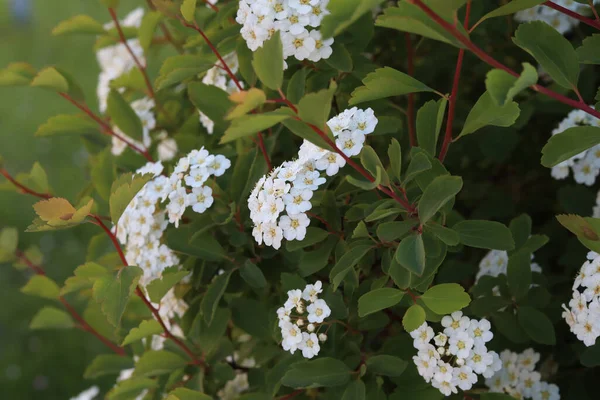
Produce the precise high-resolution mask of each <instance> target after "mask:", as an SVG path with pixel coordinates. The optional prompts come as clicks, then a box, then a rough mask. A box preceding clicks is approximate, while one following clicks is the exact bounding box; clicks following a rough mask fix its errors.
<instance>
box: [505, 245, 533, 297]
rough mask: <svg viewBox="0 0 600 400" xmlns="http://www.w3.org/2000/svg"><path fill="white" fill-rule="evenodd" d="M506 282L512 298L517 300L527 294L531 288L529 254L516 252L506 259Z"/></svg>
mask: <svg viewBox="0 0 600 400" xmlns="http://www.w3.org/2000/svg"><path fill="white" fill-rule="evenodd" d="M507 280H508V288H509V289H510V293H511V294H512V295H513V297H514V298H516V299H517V300H518V299H520V298H522V297H524V296H525V295H526V294H527V292H528V291H529V287H530V286H531V253H528V252H526V251H517V252H516V253H514V254H512V255H511V256H510V257H509V258H508V268H507Z"/></svg>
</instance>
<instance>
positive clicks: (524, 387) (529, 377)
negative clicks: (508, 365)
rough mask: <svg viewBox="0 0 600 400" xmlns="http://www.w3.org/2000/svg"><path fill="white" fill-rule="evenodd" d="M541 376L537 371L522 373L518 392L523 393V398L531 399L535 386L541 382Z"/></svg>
mask: <svg viewBox="0 0 600 400" xmlns="http://www.w3.org/2000/svg"><path fill="white" fill-rule="evenodd" d="M540 378H541V375H540V373H539V372H536V371H521V374H520V376H519V383H517V390H519V391H520V392H521V394H522V395H523V397H531V395H532V393H533V390H534V388H535V384H536V383H538V382H539V381H540Z"/></svg>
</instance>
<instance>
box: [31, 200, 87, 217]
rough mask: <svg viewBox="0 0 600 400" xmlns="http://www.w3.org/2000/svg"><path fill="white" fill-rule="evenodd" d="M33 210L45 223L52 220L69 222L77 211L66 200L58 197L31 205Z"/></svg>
mask: <svg viewBox="0 0 600 400" xmlns="http://www.w3.org/2000/svg"><path fill="white" fill-rule="evenodd" d="M33 209H34V210H35V212H36V214H37V215H39V217H40V218H41V219H42V220H43V221H46V222H47V221H50V220H53V219H61V220H63V221H66V220H69V219H70V218H71V217H72V216H73V214H74V213H75V212H76V211H77V210H75V207H73V206H72V205H71V203H69V201H68V200H66V199H63V198H60V197H53V198H51V199H48V200H42V201H38V202H37V203H35V204H34V205H33Z"/></svg>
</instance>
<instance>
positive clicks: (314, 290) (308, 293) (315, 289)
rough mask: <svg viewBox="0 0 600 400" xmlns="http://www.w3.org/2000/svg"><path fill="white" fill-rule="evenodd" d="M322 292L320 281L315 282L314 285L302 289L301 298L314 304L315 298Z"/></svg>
mask: <svg viewBox="0 0 600 400" xmlns="http://www.w3.org/2000/svg"><path fill="white" fill-rule="evenodd" d="M322 292H323V284H322V283H321V281H316V282H315V284H314V285H306V288H304V291H303V292H302V298H303V299H304V300H306V301H310V302H313V303H314V302H315V301H317V298H318V297H317V296H318V295H319V294H320V293H322Z"/></svg>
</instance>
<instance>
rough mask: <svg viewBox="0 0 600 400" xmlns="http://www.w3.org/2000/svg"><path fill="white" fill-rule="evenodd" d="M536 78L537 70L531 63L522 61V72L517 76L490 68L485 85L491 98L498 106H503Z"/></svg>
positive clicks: (534, 82) (535, 81) (532, 83)
mask: <svg viewBox="0 0 600 400" xmlns="http://www.w3.org/2000/svg"><path fill="white" fill-rule="evenodd" d="M537 80H538V73H537V70H536V69H535V68H534V67H533V66H532V65H531V64H529V63H523V72H521V75H520V76H519V77H518V78H515V77H514V76H512V75H511V74H509V73H508V72H506V71H504V70H501V69H493V70H491V71H490V72H488V73H487V75H486V78H485V87H486V89H487V91H488V92H489V93H490V95H491V96H492V100H494V102H495V103H496V104H498V105H499V106H503V105H504V104H506V103H507V102H509V101H511V100H512V99H514V98H515V96H516V95H517V94H519V93H520V92H521V91H523V90H525V89H527V88H528V87H529V86H532V85H535V84H536V83H537Z"/></svg>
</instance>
